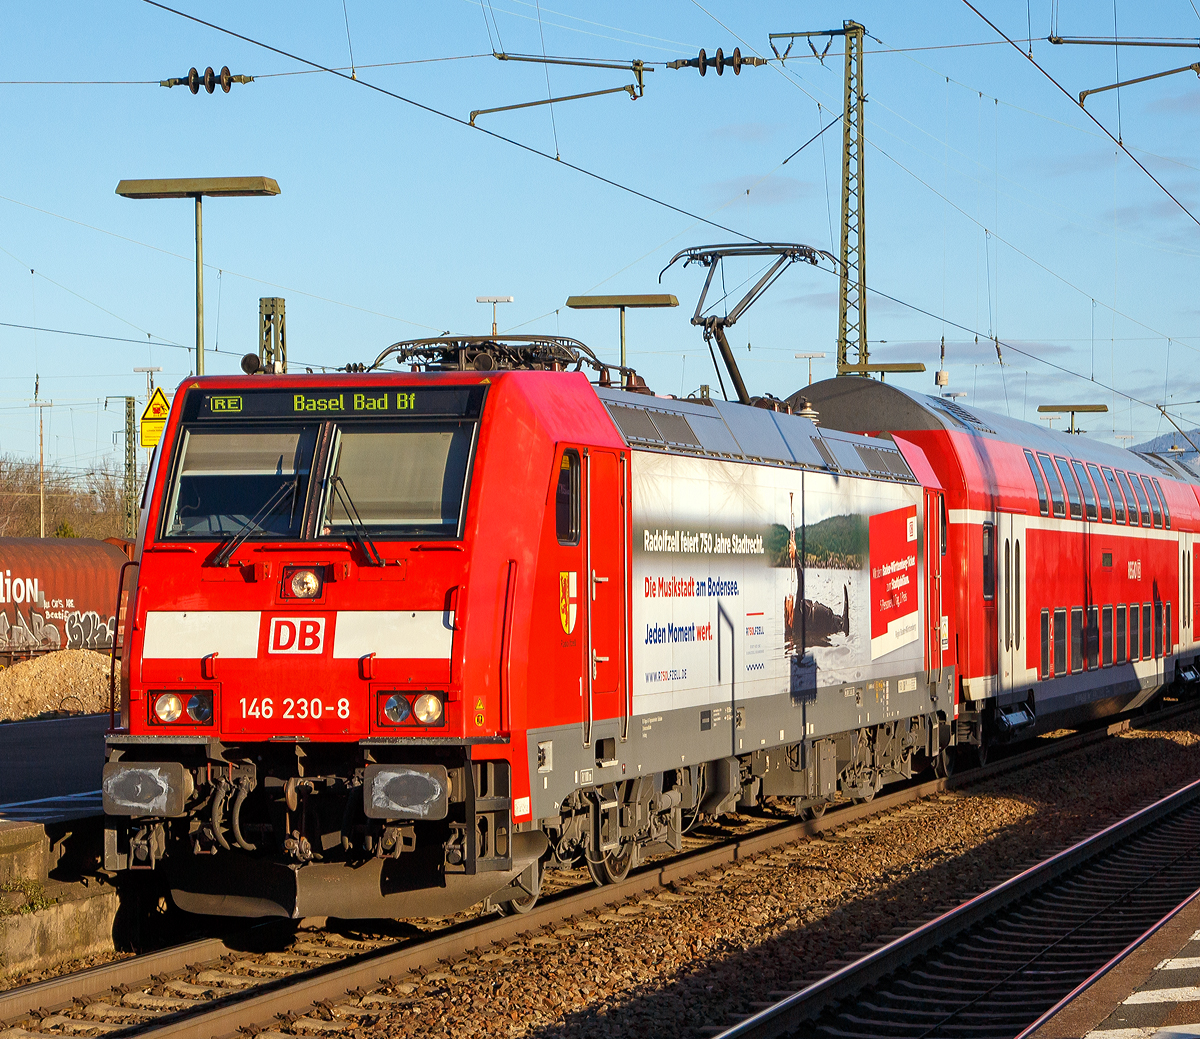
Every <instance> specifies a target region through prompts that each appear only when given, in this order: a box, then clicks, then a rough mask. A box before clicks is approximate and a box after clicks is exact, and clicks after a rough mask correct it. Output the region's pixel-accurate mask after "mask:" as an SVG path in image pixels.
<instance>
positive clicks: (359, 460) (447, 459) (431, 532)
mask: <svg viewBox="0 0 1200 1039" xmlns="http://www.w3.org/2000/svg"><path fill="white" fill-rule="evenodd" d="M474 431H475V424H474V423H472V422H421V423H404V424H395V425H394V424H392V423H387V424H381V425H374V424H372V425H370V426H366V425H361V426H360V425H355V426H343V427H339V429H338V430H337V433H336V437H335V440H334V445H333V450H332V461H331V462H330V466H329V477H328V479H327V480H326V485H325V508H324V511H323V515H322V519H321V526H320V531H321V535H322V536H324V537H338V538H345V537H347V536H351V537H353V536H355V535H356V534H357V533H358V532H359V530H360V529H361V530H364V531H366V532H367V533H369V534H373V535H377V536H379V537H385V538H388V537H391V538H454V537H457V536H458V530H459V522H460V518H461V515H462V507H463V499H464V492H465V490H466V484H467V473H468V471H469V469H470V459H471V449H472V447H473V444H474V439H475V437H474Z"/></svg>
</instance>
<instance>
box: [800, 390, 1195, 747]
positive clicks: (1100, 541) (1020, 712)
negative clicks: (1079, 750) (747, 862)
mask: <svg viewBox="0 0 1200 1039" xmlns="http://www.w3.org/2000/svg"><path fill="white" fill-rule="evenodd" d="M805 395H806V396H807V397H808V398H809V399H810V400H811V401H812V402H813V405H814V406H815V407H817V408H818V409H819V410H820V414H821V421H822V424H824V425H826V426H833V427H834V428H836V429H842V430H853V431H855V432H860V433H867V434H869V435H871V436H881V435H887V436H894V437H896V438H897V439H898V440H899V439H900V438H903V439H904V440H906V441H908V442H911V443H913V444H917V445H919V446H920V447H921V448H922V449H923V450H924V452H925V456H926V457H927V458H928V459H929V461H930V464H931V465H932V466H933V469H934V472H935V473H936V475H937V479H938V481H939V483H940V484H941V486H942V487H943V488H944V491H945V501H946V508H947V519H948V528H949V544H950V556H951V558H952V559H953V560H954V570H953V573H954V576H953V579H952V580H949V581H948V583H947V588H948V590H949V592H950V596H951V600H950V601H951V602H952V611H953V615H954V617H955V623H954V624H953V630H954V633H955V634H954V635H953V636H952V638H953V639H954V643H955V644H954V646H953V654H954V660H955V661H956V663H957V665H958V668H959V672H960V674H961V690H960V700H959V703H958V707H957V711H958V720H959V725H958V733H957V735H958V738H959V740H960V742H967V743H972V744H974V745H976V746H977V747H979V748H980V749H981V750H982V752H983V753H984V754H986V750H987V746H988V745H989V744H990V743H994V742H997V741H1002V740H1006V739H1010V738H1012V736H1014V735H1016V734H1018V733H1019V734H1021V735H1032V734H1033V733H1035V732H1037V731H1045V730H1047V729H1052V728H1056V727H1058V726H1060V725H1064V724H1068V725H1069V724H1073V723H1077V722H1079V721H1082V720H1084V719H1086V718H1090V717H1098V716H1102V715H1106V714H1111V713H1113V712H1114V711H1118V710H1128V709H1132V708H1135V707H1139V706H1141V705H1142V704H1144V703H1146V702H1147V701H1148V700H1149V699H1150V698H1151V697H1153V696H1154V695H1155V694H1156V693H1158V692H1159V691H1160V690H1161V689H1162V688H1163V687H1164V686H1165V685H1168V684H1170V683H1171V682H1172V681H1174V680H1175V679H1176V678H1177V677H1180V678H1182V679H1183V680H1185V681H1186V682H1189V683H1191V682H1194V681H1196V678H1197V672H1196V658H1197V654H1198V652H1200V647H1198V646H1197V640H1196V637H1195V629H1194V627H1193V619H1192V618H1193V611H1194V608H1195V605H1196V601H1195V599H1196V593H1195V582H1194V579H1195V576H1196V570H1195V566H1196V564H1195V561H1194V558H1193V554H1192V553H1193V541H1194V539H1195V532H1196V531H1197V530H1198V529H1200V508H1198V500H1197V492H1198V491H1200V487H1198V486H1197V485H1200V474H1197V473H1196V471H1195V470H1194V469H1193V468H1192V467H1191V466H1190V465H1189V464H1188V463H1186V462H1184V461H1181V460H1179V459H1175V458H1171V457H1167V456H1160V455H1154V454H1145V455H1142V454H1134V453H1131V452H1128V451H1123V450H1120V449H1119V448H1115V447H1110V446H1108V445H1105V444H1101V443H1098V442H1097V441H1095V440H1089V439H1087V438H1086V437H1082V436H1078V435H1070V434H1067V433H1056V432H1053V431H1052V430H1048V429H1046V428H1045V427H1040V426H1036V425H1031V424H1029V423H1026V422H1018V421H1015V420H1013V419H1009V418H1005V417H1003V416H1001V415H997V414H991V413H984V412H975V411H972V410H969V409H967V408H964V407H962V406H960V405H959V404H957V403H954V402H953V401H950V400H947V399H945V398H941V397H934V396H926V395H924V394H920V393H912V392H908V391H905V390H901V389H897V388H896V387H893V386H887V385H884V384H883V383H877V382H872V381H868V380H862V379H858V380H851V379H840V380H830V381H827V382H823V383H820V384H818V385H817V386H813V387H810V388H809V389H808V390H806V391H805Z"/></svg>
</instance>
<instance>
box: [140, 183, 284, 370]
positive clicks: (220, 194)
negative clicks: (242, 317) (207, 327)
mask: <svg viewBox="0 0 1200 1039" xmlns="http://www.w3.org/2000/svg"><path fill="white" fill-rule="evenodd" d="M117 194H118V195H120V196H121V197H122V198H194V199H195V200H196V374H197V375H203V374H204V235H203V232H202V222H201V206H200V200H201V199H202V198H203V197H204V196H205V195H208V196H209V197H210V198H244V197H247V196H254V195H278V194H279V185H278V184H276V183H275V181H274V180H272V179H271V178H270V177H181V178H174V179H169V180H123V181H121V182H120V183H119V184H118V185H117Z"/></svg>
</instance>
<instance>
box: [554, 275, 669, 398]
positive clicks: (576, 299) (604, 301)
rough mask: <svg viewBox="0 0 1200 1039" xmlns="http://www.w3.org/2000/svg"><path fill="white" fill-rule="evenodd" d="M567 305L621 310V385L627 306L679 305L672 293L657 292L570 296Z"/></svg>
mask: <svg viewBox="0 0 1200 1039" xmlns="http://www.w3.org/2000/svg"><path fill="white" fill-rule="evenodd" d="M567 306H568V307H570V308H571V309H572V310H619V311H620V312H621V369H622V371H621V385H622V386H624V385H625V371H624V369H625V367H626V365H625V308H626V307H632V308H634V309H635V310H644V309H647V308H650V307H677V306H679V300H677V299H676V298H675V297H674V296H672V295H671V294H670V293H666V292H657V293H649V294H646V295H641V296H568V297H567Z"/></svg>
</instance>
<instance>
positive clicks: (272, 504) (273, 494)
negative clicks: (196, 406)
mask: <svg viewBox="0 0 1200 1039" xmlns="http://www.w3.org/2000/svg"><path fill="white" fill-rule="evenodd" d="M316 440H317V427H316V426H315V425H313V426H294V427H292V428H290V429H289V428H280V427H278V426H274V427H268V428H264V427H261V426H260V427H256V428H250V427H243V428H232V427H230V426H222V427H221V429H220V430H198V429H186V430H184V433H183V437H182V443H181V445H180V450H179V456H178V462H177V463H176V468H175V475H174V478H173V480H172V484H171V489H170V497H169V499H168V506H167V509H166V520H165V522H164V526H163V536H164V537H170V538H202V539H212V538H224V537H228V536H232V535H236V534H240V533H245V534H246V535H247V536H248V537H251V538H255V537H258V538H262V537H270V538H298V537H300V534H301V524H302V522H303V516H304V502H305V499H306V497H307V494H308V480H309V471H310V467H311V465H312V458H313V449H314V447H315V445H316Z"/></svg>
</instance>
